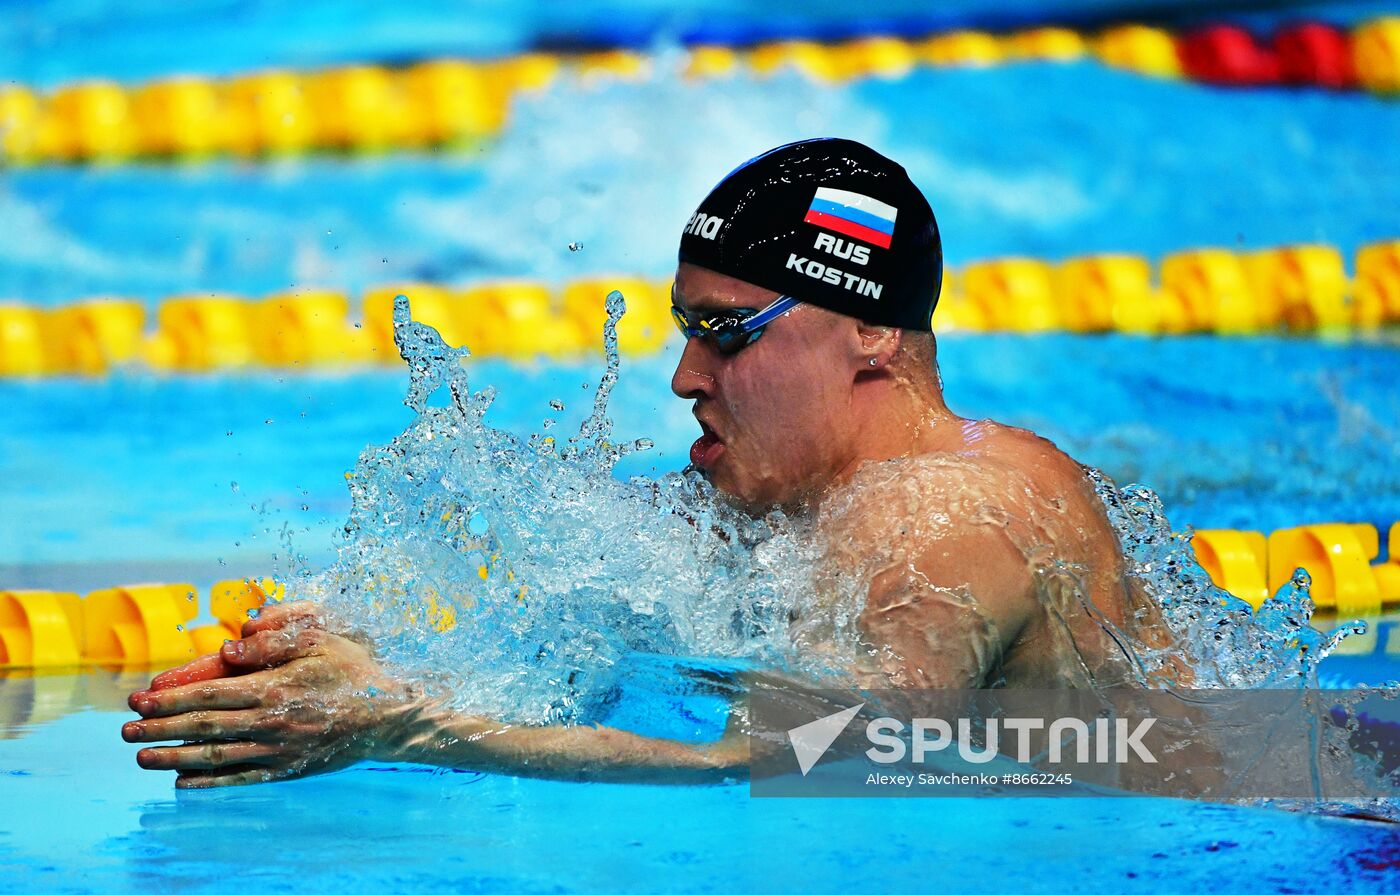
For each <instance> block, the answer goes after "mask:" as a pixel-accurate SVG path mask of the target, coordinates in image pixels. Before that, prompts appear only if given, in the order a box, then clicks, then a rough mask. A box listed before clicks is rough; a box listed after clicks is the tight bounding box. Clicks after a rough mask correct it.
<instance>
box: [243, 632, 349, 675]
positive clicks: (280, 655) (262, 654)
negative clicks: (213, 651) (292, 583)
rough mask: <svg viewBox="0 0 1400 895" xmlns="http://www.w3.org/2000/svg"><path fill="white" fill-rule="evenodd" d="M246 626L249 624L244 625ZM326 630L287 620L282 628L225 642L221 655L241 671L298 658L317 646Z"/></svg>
mask: <svg viewBox="0 0 1400 895" xmlns="http://www.w3.org/2000/svg"><path fill="white" fill-rule="evenodd" d="M244 629H245V630H246V629H247V628H246V626H245V627H244ZM325 634H326V632H325V630H324V629H322V628H319V627H304V626H302V625H299V624H288V625H286V626H285V627H281V628H272V629H269V630H266V631H259V632H257V633H255V634H252V635H248V634H245V635H244V636H243V639H242V640H231V641H229V642H228V643H225V644H224V646H223V649H222V650H221V651H220V653H219V654H220V655H221V656H222V657H223V660H224V661H225V662H227V663H228V664H229V665H230V666H232V667H234V668H237V669H238V670H239V671H247V670H250V669H255V668H272V667H273V666H276V665H284V664H286V663H287V662H290V661H292V660H293V659H299V658H301V657H302V656H305V655H308V654H310V653H312V652H313V651H315V650H316V648H317V647H319V646H320V645H321V643H322V642H323V638H324V637H325Z"/></svg>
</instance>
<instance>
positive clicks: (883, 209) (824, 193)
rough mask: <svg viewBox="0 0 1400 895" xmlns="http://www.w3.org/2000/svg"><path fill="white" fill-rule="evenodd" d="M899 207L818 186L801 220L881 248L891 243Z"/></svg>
mask: <svg viewBox="0 0 1400 895" xmlns="http://www.w3.org/2000/svg"><path fill="white" fill-rule="evenodd" d="M898 214H899V209H897V208H895V207H894V206H893V205H886V204H885V203H884V202H881V201H880V200H879V199H872V198H870V197H869V196H865V195H862V194H860V193H853V192H851V191H850V190H838V189H832V188H831V187H826V186H819V187H817V192H816V195H815V196H813V197H812V204H811V206H810V207H809V208H808V209H807V216H806V217H804V218H803V219H802V220H803V221H805V222H807V223H809V224H815V225H816V226H818V227H821V228H823V229H826V230H831V231H834V232H836V233H840V234H841V235H842V236H849V237H851V238H852V239H859V240H861V241H862V242H868V243H870V244H871V245H874V246H879V247H880V248H882V249H887V248H889V247H890V237H892V236H893V235H894V220H895V217H896V216H897V215H898Z"/></svg>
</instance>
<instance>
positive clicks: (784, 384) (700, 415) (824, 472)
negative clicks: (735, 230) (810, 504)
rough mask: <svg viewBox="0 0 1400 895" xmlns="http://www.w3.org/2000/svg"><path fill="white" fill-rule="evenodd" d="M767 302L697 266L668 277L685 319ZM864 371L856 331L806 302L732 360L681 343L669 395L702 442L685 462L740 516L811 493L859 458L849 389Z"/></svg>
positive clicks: (702, 345) (704, 346) (700, 345)
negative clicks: (679, 401) (682, 405)
mask: <svg viewBox="0 0 1400 895" xmlns="http://www.w3.org/2000/svg"><path fill="white" fill-rule="evenodd" d="M796 297H797V298H801V296H796ZM777 298H778V293H776V292H773V291H771V290H768V289H762V288H760V287H758V286H754V285H752V284H750V283H745V282H743V281H741V280H736V279H734V278H733V277H728V276H724V275H723V274H719V273H715V272H714V271H711V270H707V269H705V268H703V267H696V266H694V265H691V264H682V265H680V267H679V268H678V269H677V271H676V289H675V303H676V305H677V306H678V307H680V308H681V309H682V310H683V311H686V312H687V313H690V314H692V315H697V316H700V317H708V316H710V315H713V314H720V313H723V312H725V311H728V310H733V309H736V308H749V309H753V310H761V309H762V308H765V307H767V306H768V305H769V304H771V303H772V302H773V301H775V300H776V299H777ZM867 363H868V358H867V355H866V352H864V351H863V350H862V343H861V340H860V338H859V335H858V333H857V323H856V322H855V321H854V320H852V319H851V318H849V317H844V316H842V315H840V314H835V313H833V312H830V311H827V310H824V309H822V308H818V307H816V306H815V305H809V304H800V305H797V306H796V307H795V308H793V309H792V310H790V311H788V312H787V313H786V314H783V315H782V316H781V317H779V318H777V319H776V320H774V321H773V322H772V323H770V324H768V327H767V328H766V329H765V330H764V331H763V335H762V336H761V337H760V338H759V339H758V341H756V342H754V343H753V344H751V345H749V346H747V347H746V348H743V349H741V350H740V351H739V352H738V353H736V354H731V355H724V354H720V353H719V352H718V351H717V350H716V349H715V348H714V346H712V345H711V344H710V343H709V342H708V341H706V340H705V339H700V338H695V339H690V340H689V341H688V342H687V343H686V346H685V351H684V352H683V353H682V355H681V359H680V363H679V364H678V365H677V367H676V372H675V374H674V375H673V376H672V377H671V390H672V391H673V392H675V393H676V394H677V395H678V396H680V397H682V398H689V399H692V400H694V402H695V407H694V413H695V417H696V419H698V420H699V421H700V425H701V432H702V434H701V438H700V439H699V440H697V441H696V443H695V446H694V448H693V449H692V451H691V461H692V462H693V463H694V464H695V465H696V466H697V467H699V468H700V469H702V470H703V471H704V473H705V475H706V477H707V478H708V479H709V480H710V482H711V483H712V484H713V485H714V486H715V487H716V488H718V489H719V490H720V491H723V492H724V493H726V494H728V495H730V496H731V497H733V498H735V499H736V500H737V501H738V502H740V503H741V504H744V505H746V506H748V507H749V508H750V509H755V510H758V509H762V508H766V507H768V506H771V505H773V504H790V503H793V502H795V501H799V500H801V499H803V498H804V497H805V496H807V495H809V494H811V493H814V492H817V491H820V490H821V489H823V488H824V487H826V486H827V485H829V484H831V483H832V482H833V481H834V480H835V478H836V477H837V476H838V474H839V473H840V472H841V471H842V470H843V469H844V468H845V467H846V466H847V465H848V464H849V463H851V461H852V459H853V458H854V457H855V456H856V455H857V454H858V453H859V450H858V439H859V434H860V433H859V432H858V431H855V430H856V429H857V428H858V427H857V425H856V420H855V414H853V413H852V395H853V383H854V382H855V380H856V378H857V376H858V375H859V374H860V371H861V365H862V364H867Z"/></svg>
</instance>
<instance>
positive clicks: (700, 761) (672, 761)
mask: <svg viewBox="0 0 1400 895" xmlns="http://www.w3.org/2000/svg"><path fill="white" fill-rule="evenodd" d="M385 728H386V729H385V732H384V733H383V735H381V736H380V737H379V738H378V742H377V746H378V748H377V749H376V750H375V755H374V757H375V758H377V759H380V760H385V761H403V762H413V763H417V764H430V765H436V766H439V767H452V768H463V769H469V770H476V771H487V772H490V773H500V774H511V775H515V776H522V777H547V778H551V779H558V780H593V781H611V782H633V783H717V782H720V781H723V780H726V779H742V778H746V777H747V776H748V748H747V737H742V736H732V735H727V736H725V737H724V738H723V739H721V740H720V741H718V742H715V743H703V744H690V743H681V742H677V741H675V740H666V739H658V738H654V737H645V736H639V735H637V734H633V733H628V732H627V731H624V730H617V729H615V728H610V727H590V726H573V727H565V726H562V725H548V726H529V725H518V724H506V723H502V722H499V721H493V720H490V719H487V718H482V717H477V716H469V715H463V714H461V713H459V712H455V711H452V710H451V709H449V708H446V707H444V706H442V705H441V704H440V703H435V702H429V701H426V700H419V701H415V702H413V703H410V704H407V705H405V706H403V707H402V708H401V709H399V710H397V711H395V712H393V713H391V715H390V716H388V717H386V719H385Z"/></svg>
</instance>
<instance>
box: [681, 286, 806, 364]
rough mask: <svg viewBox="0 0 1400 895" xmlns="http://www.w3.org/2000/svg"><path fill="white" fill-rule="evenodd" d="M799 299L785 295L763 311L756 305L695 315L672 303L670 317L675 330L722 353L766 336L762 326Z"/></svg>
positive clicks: (732, 351)
mask: <svg viewBox="0 0 1400 895" xmlns="http://www.w3.org/2000/svg"><path fill="white" fill-rule="evenodd" d="M799 303H800V302H798V300H797V299H795V298H793V297H792V296H789V295H783V296H780V297H779V298H778V300H777V301H775V302H773V303H772V304H771V305H769V306H768V307H766V308H764V309H763V310H761V311H755V310H754V309H753V308H734V309H732V310H728V311H725V312H724V313H722V314H715V315H713V316H711V317H696V316H692V315H690V314H687V313H686V312H685V311H682V310H681V309H680V308H678V307H676V306H675V305H674V304H673V305H671V319H672V320H674V321H675V322H676V329H678V330H680V332H681V335H683V336H685V337H686V338H687V339H693V338H695V337H697V336H698V337H699V338H702V339H704V340H705V341H707V342H709V343H710V345H712V346H713V347H714V349H715V350H716V351H718V352H719V353H720V354H734V353H735V352H736V351H738V350H739V349H741V348H747V347H748V346H750V345H752V344H753V343H754V342H757V341H758V337H759V336H761V335H763V328H764V327H765V326H767V325H768V324H770V323H772V322H773V321H774V320H776V319H777V318H778V316H779V315H781V314H782V313H783V312H785V311H787V310H789V309H791V308H792V307H794V306H795V305H797V304H799Z"/></svg>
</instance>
